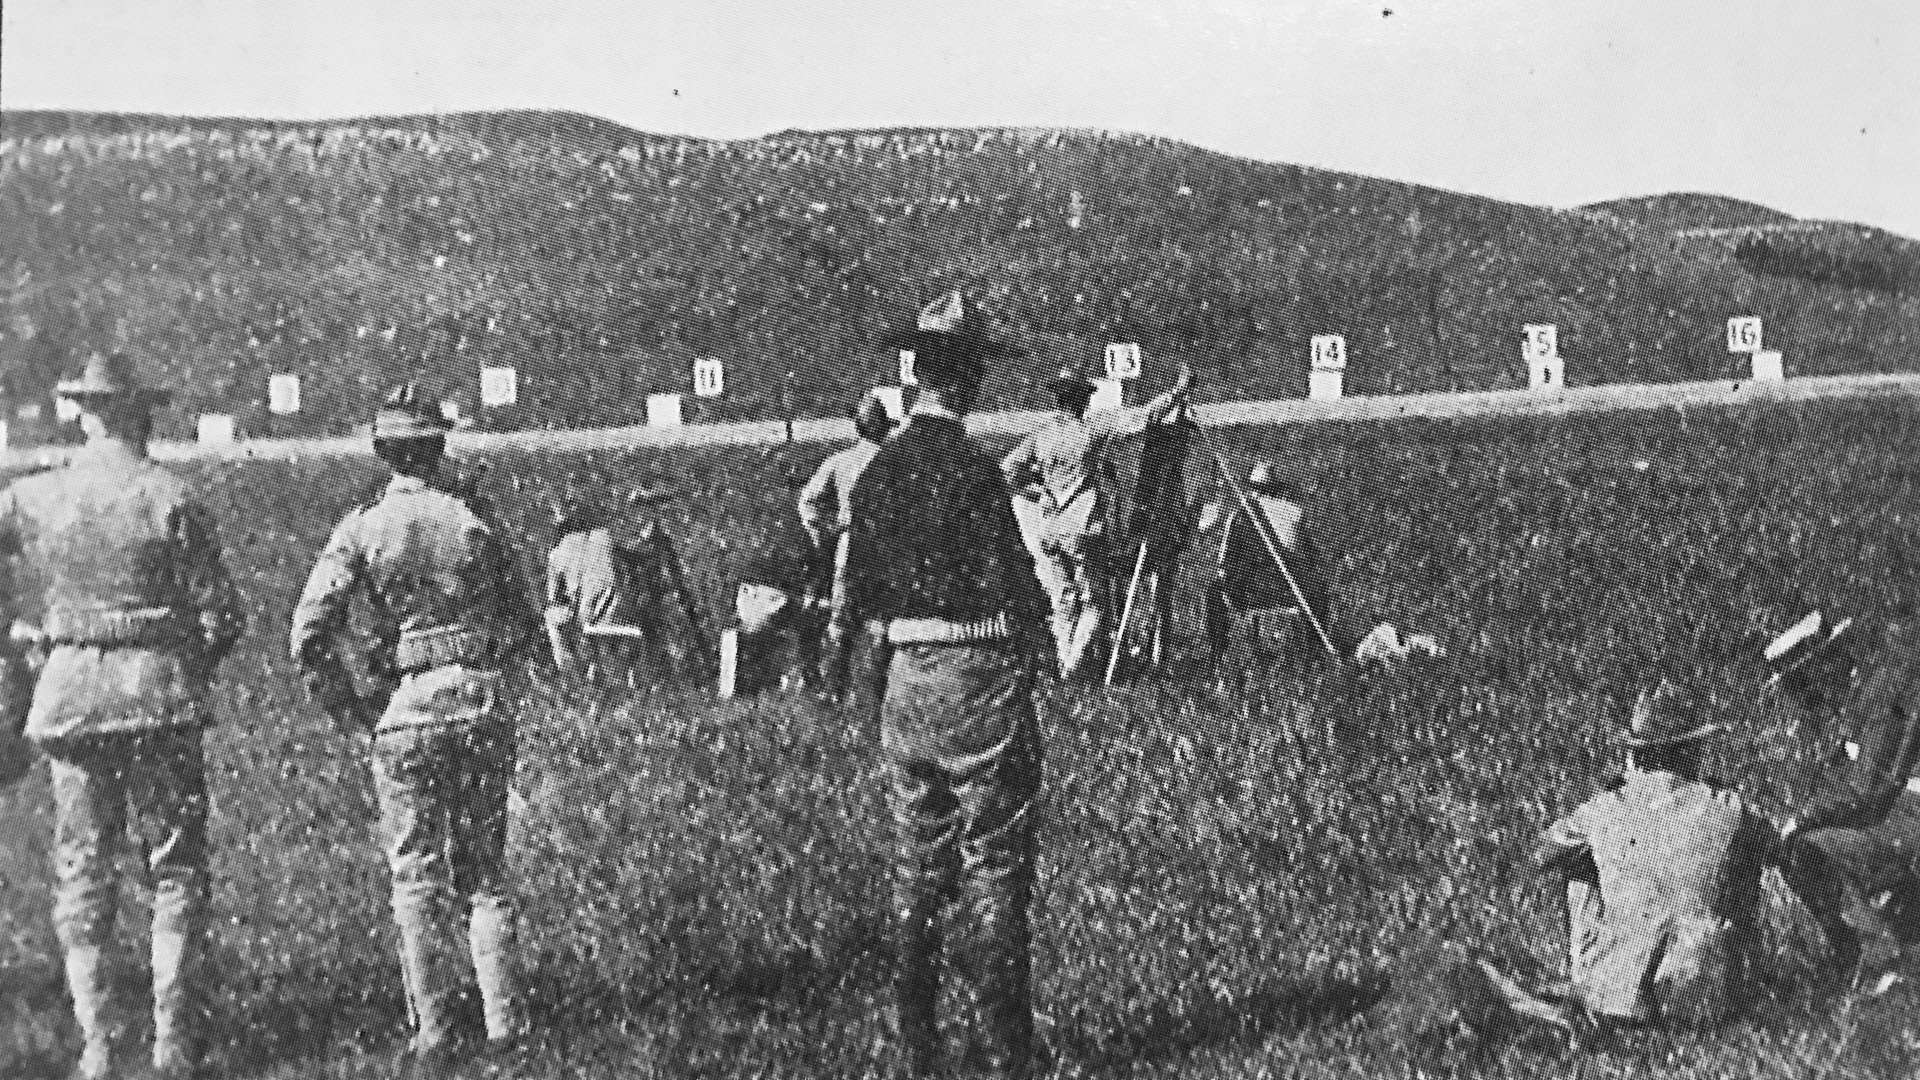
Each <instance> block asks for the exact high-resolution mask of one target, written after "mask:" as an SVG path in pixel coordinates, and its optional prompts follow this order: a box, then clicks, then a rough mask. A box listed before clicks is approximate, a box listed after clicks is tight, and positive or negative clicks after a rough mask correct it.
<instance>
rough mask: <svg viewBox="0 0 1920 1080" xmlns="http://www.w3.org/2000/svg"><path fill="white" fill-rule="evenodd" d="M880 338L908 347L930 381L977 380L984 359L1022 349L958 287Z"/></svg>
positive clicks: (886, 344) (917, 367) (984, 368)
mask: <svg viewBox="0 0 1920 1080" xmlns="http://www.w3.org/2000/svg"><path fill="white" fill-rule="evenodd" d="M880 344H881V345H882V346H883V347H886V348H892V349H910V350H912V351H913V366H914V373H915V375H916V377H917V378H919V379H920V380H922V381H924V382H933V383H940V382H946V381H951V380H960V381H965V382H978V381H980V380H981V379H983V378H985V377H986V373H987V361H989V360H1009V359H1014V358H1016V357H1020V356H1025V355H1026V353H1025V352H1024V351H1023V350H1021V349H1020V348H1018V347H1016V346H1014V345H1011V344H1009V343H1007V342H1005V341H1002V340H1000V339H999V337H998V336H996V335H995V334H994V333H993V332H992V330H991V328H990V327H989V326H988V325H987V319H986V316H985V315H983V314H982V313H981V311H980V309H979V307H978V306H977V305H975V304H974V303H973V302H972V301H970V300H968V299H967V296H966V294H965V293H963V292H961V291H960V290H958V289H952V290H949V291H947V292H944V293H942V294H940V295H939V296H938V297H936V298H934V300H933V301H932V302H931V303H929V304H927V306H925V307H923V308H921V309H920V311H919V312H918V313H917V314H916V315H915V316H914V320H913V326H912V327H910V328H907V329H903V330H898V331H895V332H893V333H891V334H888V335H887V336H885V337H883V338H881V339H880Z"/></svg>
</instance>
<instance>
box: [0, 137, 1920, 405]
mask: <svg viewBox="0 0 1920 1080" xmlns="http://www.w3.org/2000/svg"><path fill="white" fill-rule="evenodd" d="M0 126H3V127H4V136H3V137H0V229H4V231H5V235H7V236H8V237H9V239H10V244H9V247H8V250H7V252H6V257H7V258H8V259H9V260H11V266H10V267H9V266H0V283H7V284H9V285H10V288H6V289H0V303H4V305H5V309H6V310H5V312H4V313H0V314H3V315H4V316H5V321H4V322H3V323H0V330H4V331H5V338H4V340H0V359H4V364H0V379H4V385H0V391H3V392H5V393H6V394H7V395H8V396H9V400H10V403H11V404H12V405H13V407H14V410H15V412H16V414H17V410H18V407H19V406H21V405H27V406H32V405H33V404H34V403H35V402H38V401H40V400H41V398H42V397H43V395H44V393H45V391H46V388H47V386H48V385H49V384H50V383H51V381H52V380H53V379H54V378H55V377H56V376H57V373H58V371H59V370H60V369H61V367H62V366H64V365H66V364H68V363H70V362H71V357H72V356H73V354H74V353H75V351H76V350H84V349H85V348H89V347H93V346H97V345H101V344H111V343H113V342H115V341H122V342H125V343H126V344H127V345H129V346H130V347H132V348H133V349H135V350H136V351H137V352H139V353H140V354H141V355H142V358H143V361H144V362H145V363H146V364H147V366H148V367H149V368H151V369H153V370H154V371H155V372H156V373H157V374H159V375H160V376H162V377H164V378H167V379H169V380H171V381H173V382H175V383H176V384H177V385H179V386H181V387H182V388H183V389H184V391H185V393H184V397H183V400H182V409H181V414H180V415H177V416H175V417H174V418H172V419H171V420H170V421H169V422H170V423H172V424H175V425H181V424H184V423H185V414H188V413H191V412H196V411H202V410H225V411H235V412H238V413H240V414H241V419H242V426H243V428H246V429H247V430H250V431H253V432H254V433H293V432H303V431H312V430H324V429H331V430H338V429H341V428H344V427H346V426H348V425H349V424H351V423H352V422H353V421H354V420H357V419H360V418H361V417H362V416H363V414H364V411H365V408H366V402H367V401H368V399H369V396H370V395H371V394H372V392H373V391H374V390H375V388H377V387H378V386H379V385H381V384H383V383H386V382H388V381H391V380H394V379H397V378H399V377H401V376H402V375H411V374H415V373H424V374H425V375H426V377H427V381H428V383H429V387H430V389H436V390H440V391H444V392H446V393H447V394H448V395H450V396H453V397H455V398H456V399H458V400H460V401H461V402H462V403H463V405H464V406H465V408H466V411H468V412H469V413H473V412H475V411H476V410H477V408H478V403H477V400H476V399H477V371H478V369H479V368H480V367H482V366H484V365H487V364H497V363H504V364H511V365H513V366H516V367H518V368H520V370H521V371H522V374H523V386H522V404H521V405H520V406H518V407H516V408H511V409H504V410H499V411H497V412H496V413H495V414H492V415H488V416H485V417H484V418H483V422H484V423H486V424H488V425H489V426H500V427H505V426H521V425H536V426H537V425H556V426H574V425H583V424H601V423H610V422H630V421H631V420H632V419H633V418H634V417H635V416H636V415H637V413H638V411H639V398H640V396H641V395H643V394H644V393H645V392H647V391H653V390H686V389H688V384H689V375H688V370H689V364H690V362H691V360H692V359H693V358H694V357H696V356H703V355H716V356H721V357H723V358H725V359H727V360H728V361H729V362H730V368H729V370H730V373H731V374H730V379H729V392H728V395H727V396H726V397H725V398H723V399H719V400H716V401H710V402H702V403H701V409H700V413H699V415H700V416H701V417H705V418H733V417H766V416H771V415H777V414H779V413H780V412H781V411H783V409H784V408H785V407H786V402H784V401H783V400H782V394H783V384H784V383H786V382H787V380H786V379H785V374H786V373H787V372H789V371H791V372H794V373H796V375H795V379H794V380H793V383H794V387H795V393H794V401H793V402H792V404H793V407H794V408H796V409H797V410H798V411H800V412H802V413H803V414H804V413H815V414H818V413H829V412H837V411H838V410H839V409H840V408H841V407H842V402H843V401H844V400H845V398H846V397H847V395H848V394H849V393H851V392H852V391H853V390H855V389H856V388H860V387H864V386H868V385H872V384H874V383H878V382H883V381H889V380H891V378H892V377H893V370H894V365H893V361H892V359H891V358H889V357H887V356H884V355H881V353H880V351H879V350H877V349H875V348H874V347H873V344H872V343H873V341H874V339H875V338H876V337H877V336H878V335H879V334H880V333H881V332H882V331H883V330H885V329H887V328H889V327H891V326H893V325H895V324H897V323H898V322H899V321H901V320H902V319H904V318H906V317H907V316H908V315H909V314H910V312H911V311H912V310H913V308H914V306H915V305H916V304H917V303H919V302H920V301H922V300H924V299H926V298H927V297H929V296H931V295H933V294H934V293H935V292H937V291H938V290H939V289H941V288H944V287H947V286H952V285H962V286H966V287H968V288H969V289H971V290H972V291H973V292H974V293H975V294H976V295H978V296H979V297H981V298H982V299H983V300H984V302H985V303H986V305H987V306H988V307H989V308H990V310H991V311H992V313H993V314H994V316H995V317H996V318H998V319H999V320H1000V322H1001V323H1003V324H1004V325H1005V327H1006V328H1007V329H1008V331H1009V332H1010V333H1011V334H1012V336H1014V337H1015V338H1017V339H1018V340H1020V341H1021V342H1023V343H1024V344H1026V345H1027V346H1028V347H1029V348H1030V349H1031V351H1032V353H1033V354H1034V357H1035V362H1034V363H1033V364H1032V365H1031V366H1030V367H1029V368H1026V369H1021V370H1013V371H1006V372H1002V373H1000V374H999V375H998V376H997V377H996V379H995V381H994V383H993V385H992V386H991V387H990V395H991V397H992V398H993V401H992V402H991V404H995V405H1013V404H1024V403H1030V402H1032V401H1033V400H1035V398H1036V394H1035V392H1034V389H1035V386H1036V385H1037V383H1038V382H1039V380H1040V379H1041V378H1043V377H1044V375H1045V374H1046V373H1048V372H1050V371H1051V370H1052V369H1053V368H1054V367H1056V366H1057V365H1059V364H1062V363H1072V364H1077V365H1080V366H1083V367H1087V368H1089V369H1091V368H1093V367H1094V366H1096V365H1097V362H1098V361H1097V357H1098V353H1099V348H1100V345H1101V343H1103V342H1105V341H1108V340H1137V341H1140V342H1142V343H1143V344H1144V345H1145V346H1146V348H1147V351H1148V356H1149V358H1150V363H1151V365H1152V366H1153V368H1154V370H1155V371H1156V372H1158V373H1164V372H1165V371H1167V370H1168V367H1169V365H1171V364H1172V363H1174V362H1175V361H1178V360H1181V359H1186V360H1191V361H1192V362H1194V363H1195V364H1196V365H1197V366H1198V367H1199V368H1200V369H1201V370H1202V372H1203V374H1205V375H1206V376H1208V377H1210V378H1211V379H1212V380H1213V381H1214V382H1215V383H1216V384H1219V385H1224V386H1226V387H1229V388H1231V391H1232V392H1233V393H1234V394H1237V395H1241V396H1247V397H1275V396H1277V397H1289V396H1298V395H1300V394H1301V393H1303V392H1304V386H1305V372H1304V366H1305V364H1304V356H1305V351H1306V341H1307V338H1308V337H1309V336H1310V335H1312V334H1315V333H1323V332H1332V333H1344V334H1345V335H1346V336H1347V339H1348V343H1349V351H1350V354H1351V358H1352V368H1351V370H1350V372H1349V376H1348V383H1349V390H1350V392H1354V393H1381V392H1390V391H1399V390H1424V389H1449V388H1460V389H1479V388H1489V387H1501V386H1512V385H1516V384H1519V383H1523V382H1524V378H1525V373H1524V371H1523V370H1522V368H1521V366H1520V364H1519V363H1518V345H1519V327H1520V325H1521V324H1522V323H1527V322H1543V321H1544V322H1554V323H1557V324H1559V326H1560V341H1561V344H1562V351H1563V352H1564V353H1565V354H1566V355H1567V356H1568V357H1569V367H1568V378H1569V379H1570V380H1571V381H1572V382H1574V383H1576V384H1578V383H1588V382H1601V381H1664V380H1673V379H1687V378H1702V377H1717V376H1721V375H1726V374H1731V373H1732V372H1733V370H1734V365H1733V364H1732V362H1731V360H1730V358H1729V357H1728V355H1727V353H1726V352H1725V349H1724V345H1723V340H1724V339H1723V331H1722V326H1723V322H1724V319H1725V318H1726V316H1727V315H1729V314H1734V313H1753V314H1759V315H1762V316H1764V317H1765V318H1766V319H1767V320H1768V323H1767V338H1768V342H1769V344H1770V345H1772V346H1774V347H1778V348H1782V349H1784V350H1785V351H1786V352H1787V354H1788V356H1789V358H1790V359H1789V364H1790V366H1791V369H1792V370H1794V371H1800V372H1810V373H1831V372H1840V371H1854V370H1865V369H1884V368H1889V367H1904V366H1909V365H1911V364H1912V363H1913V359H1912V358H1913V356H1914V355H1916V350H1915V349H1914V348H1913V346H1914V345H1915V344H1920V301H1915V300H1914V299H1912V298H1911V297H1908V296H1904V295H1903V294H1902V293H1900V292H1899V291H1897V290H1895V289H1889V288H1873V287H1850V283H1851V282H1852V279H1847V280H1842V281H1832V280H1829V281H1825V282H1815V281H1809V280H1807V279H1805V278H1803V277H1796V276H1791V275H1785V276H1783V275H1780V274H1777V273H1771V272H1769V273H1755V272H1753V270H1752V269H1750V268H1749V267H1748V266H1747V265H1746V264H1745V263H1743V262H1741V261H1739V260H1737V259H1735V258H1733V257H1732V255H1731V253H1730V251H1729V250H1727V249H1726V247H1725V246H1722V245H1713V244H1706V245H1702V244H1691V243H1682V242H1680V241H1679V240H1678V239H1676V238H1674V237H1673V236H1671V235H1669V233H1668V232H1667V231H1666V226H1667V225H1669V224H1671V223H1672V222H1673V221H1676V220H1682V219H1684V220H1687V221H1693V220H1695V219H1696V218H1698V217H1699V214H1698V213H1695V212H1692V211H1684V210H1680V209H1674V208H1673V207H1670V206H1666V204H1664V203H1661V201H1660V200H1639V201H1638V202H1640V203H1660V207H1659V213H1658V214H1656V215H1654V216H1656V217H1658V218H1659V221H1658V223H1657V224H1656V225H1655V226H1651V227H1650V226H1649V225H1646V224H1641V223H1639V222H1637V221H1635V220H1630V216H1631V215H1630V214H1629V209H1630V208H1626V207H1624V206H1621V207H1616V211H1617V212H1605V211H1601V210H1595V209H1588V210H1583V211H1555V210H1548V209H1543V208H1538V207H1530V206H1521V205H1516V204H1511V203H1503V202H1498V201H1495V200H1490V199H1483V198H1477V197H1472V196H1466V195H1460V194H1456V193H1452V192H1446V191H1440V190H1436V189H1432V188H1424V187H1419V186H1415V185H1409V184H1402V183H1396V182H1388V181H1382V180H1377V179H1370V178H1367V177H1360V176H1353V175H1347V174H1342V173H1334V172H1328V171H1323V170H1315V169H1305V168H1300V167H1296V166H1289V165H1282V164H1271V163H1264V162H1256V161H1249V160H1245V159H1241V158H1234V157H1229V156H1225V155H1222V154H1217V153H1213V152H1209V151H1206V150H1202V149H1199V148H1197V147H1193V146H1189V145H1185V144H1181V143H1176V142H1171V141H1168V140H1163V139H1156V138H1148V137H1142V136H1134V135H1126V134H1115V133H1103V132H1087V131H1053V130H1033V129H980V130H974V129H953V130H947V129H912V130H899V131H863V132H838V133H831V132H830V133H808V132H782V133H780V134H777V135H771V136H767V137H764V138H760V139H753V140H744V141H738V142H716V141H708V140H698V139H690V138H679V137H672V136H661V135H653V134H647V133H642V132H636V131H630V130H627V129H625V128H622V127H620V126H618V125H615V124H611V123H609V122H606V121H603V120H598V119H594V118H591V117H585V116H578V115H573V114H565V113H489V114H474V115H456V116H448V117H394V118H368V119H362V120H353V121H340V122H333V123H274V122H267V121H257V122H256V121H246V120H196V119H181V118H163V117H127V116H96V115H82V114H65V113H33V112H8V113H4V114H0ZM1076 193H1077V197H1076ZM1687 198H1688V199H1692V200H1695V201H1698V199H1699V198H1700V197H1687ZM1720 202H1721V203H1723V204H1728V205H1730V204H1731V201H1730V200H1721V201H1720ZM1644 209H1645V208H1644V207H1643V208H1642V210H1644ZM1722 209H1724V206H1723V207H1722ZM1076 211H1077V213H1076ZM1634 212H1636V213H1637V212H1640V211H1634ZM1718 213H1719V211H1717V210H1716V211H1715V212H1714V214H1710V215H1709V217H1710V218H1711V219H1712V220H1716V221H1717V220H1720V217H1719V216H1715V215H1717V214H1718ZM1623 215H1624V216H1623ZM278 371H292V372H297V373H299V374H301V375H303V376H304V377H305V397H306V408H307V411H306V413H305V414H304V415H303V416H301V417H296V418H292V419H286V418H270V417H268V416H267V414H266V411H265V397H266V378H267V376H268V375H269V374H270V373H273V372H278Z"/></svg>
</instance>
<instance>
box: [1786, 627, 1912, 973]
mask: <svg viewBox="0 0 1920 1080" xmlns="http://www.w3.org/2000/svg"><path fill="white" fill-rule="evenodd" d="M1852 626H1853V623H1852V620H1846V621H1843V622H1841V623H1839V624H1837V625H1827V624H1825V623H1824V622H1823V620H1822V618H1821V616H1820V613H1819V612H1814V613H1813V614H1811V615H1809V616H1808V617H1807V618H1805V619H1803V620H1801V621H1800V622H1799V623H1798V624H1796V625H1795V626H1794V627H1793V628H1792V629H1790V630H1788V631H1787V632H1786V633H1784V634H1782V635H1781V636H1780V637H1778V638H1776V639H1775V640H1774V642H1773V643H1772V645H1770V646H1769V647H1768V649H1767V654H1766V660H1767V663H1768V665H1769V666H1770V667H1771V668H1772V669H1773V672H1774V682H1775V684H1776V685H1778V686H1779V687H1780V688H1781V689H1783V690H1785V691H1786V692H1787V694H1788V695H1789V696H1790V697H1792V698H1793V699H1794V700H1795V701H1796V702H1798V703H1799V704H1800V705H1801V707H1803V708H1805V709H1806V710H1808V712H1810V713H1811V714H1813V715H1814V716H1815V717H1817V718H1818V719H1819V720H1821V721H1823V722H1825V721H1828V720H1829V718H1830V717H1834V716H1836V715H1837V717H1838V719H1839V724H1838V727H1839V728H1840V730H1841V731H1843V732H1844V733H1845V738H1846V739H1847V740H1848V741H1847V742H1846V743H1845V744H1844V748H1845V752H1844V755H1843V756H1844V757H1845V758H1846V759H1847V763H1846V765H1845V766H1844V769H1843V771H1842V773H1841V775H1840V776H1838V777H1836V778H1835V782H1834V783H1832V784H1831V785H1830V786H1828V788H1827V789H1826V790H1824V791H1822V792H1820V794H1819V795H1817V796H1816V797H1815V798H1814V799H1813V801H1812V802H1811V803H1809V804H1808V805H1807V806H1806V807H1805V809H1803V810H1802V811H1801V812H1800V814H1799V816H1798V817H1797V818H1795V819H1794V820H1791V821H1789V822H1788V823H1787V827H1786V830H1785V832H1784V836H1785V839H1786V844H1787V851H1788V856H1789V858H1788V867H1787V880H1788V881H1789V882H1790V883H1791V884H1792V885H1793V888H1794V891H1795V892H1796V893H1798V894H1799V896H1800V898H1801V900H1802V901H1804V902H1805V903H1806V905H1807V909H1808V910H1809V911H1810V912H1811V913H1812V914H1813V916H1814V919H1815V920H1816V921H1817V922H1818V923H1819V924H1820V928H1821V929H1822V930H1823V931H1824V932H1825V933H1826V936H1827V943H1828V944H1829V945H1830V946H1831V947H1832V950H1833V966H1834V968H1835V970H1836V971H1837V972H1838V973H1840V974H1842V975H1843V976H1852V977H1854V978H1856V979H1857V980H1858V981H1859V982H1861V983H1862V984H1864V985H1865V986H1866V987H1867V988H1868V989H1869V990H1871V991H1873V992H1881V991H1884V990H1886V989H1888V988H1890V987H1891V986H1892V985H1893V984H1894V983H1895V982H1896V981H1897V979H1898V975H1897V973H1896V968H1897V967H1898V965H1899V962H1900V961H1901V960H1902V959H1903V957H1904V956H1905V954H1906V953H1907V951H1908V950H1910V949H1911V948H1912V947H1913V944H1914V942H1916V941H1920V778H1916V777H1915V775H1914V774H1915V772H1916V771H1920V622H1915V623H1908V624H1906V625H1898V624H1896V625H1893V626H1890V627H1888V628H1887V629H1886V631H1885V637H1884V643H1883V644H1882V645H1881V647H1880V648H1879V650H1878V651H1877V652H1876V653H1875V655H1874V657H1873V659H1872V660H1871V661H1870V662H1867V663H1864V664H1863V663H1860V662H1859V661H1858V660H1857V659H1856V657H1857V656H1858V653H1857V652H1856V649H1857V648H1858V647H1859V643H1858V642H1857V641H1856V640H1855V639H1856V638H1857V637H1859V636H1860V635H1859V634H1858V632H1856V631H1853V630H1852ZM1823 728H1824V724H1823ZM1863 936H1864V937H1865V939H1866V940H1865V941H1864V942H1863V941H1862V937H1863ZM1863 945H1869V946H1871V949H1870V950H1867V949H1863Z"/></svg>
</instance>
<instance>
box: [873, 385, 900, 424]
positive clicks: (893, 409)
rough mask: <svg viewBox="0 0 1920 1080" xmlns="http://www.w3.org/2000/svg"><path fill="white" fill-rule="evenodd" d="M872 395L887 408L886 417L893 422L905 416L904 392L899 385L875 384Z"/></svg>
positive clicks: (897, 421)
mask: <svg viewBox="0 0 1920 1080" xmlns="http://www.w3.org/2000/svg"><path fill="white" fill-rule="evenodd" d="M873 396H874V398H875V399H877V400H878V401H879V402H880V404H881V405H882V406H883V407H885V409H886V410H887V417H888V418H889V419H891V420H892V421H893V422H894V423H896V424H897V423H899V422H900V421H901V420H903V419H905V418H906V415H907V402H906V392H905V391H904V390H902V389H901V388H900V387H898V386H876V387H874V388H873Z"/></svg>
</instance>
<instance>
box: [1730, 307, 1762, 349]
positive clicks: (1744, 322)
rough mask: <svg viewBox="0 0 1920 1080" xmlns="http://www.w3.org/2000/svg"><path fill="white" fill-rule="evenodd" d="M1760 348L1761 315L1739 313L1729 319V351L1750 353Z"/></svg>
mask: <svg viewBox="0 0 1920 1080" xmlns="http://www.w3.org/2000/svg"><path fill="white" fill-rule="evenodd" d="M1758 348H1760V316H1758V315H1739V316H1735V317H1734V318H1731V319H1728V320H1727V351H1728V352H1732V353H1742V352H1743V353H1750V352H1753V351H1755V350H1756V349H1758Z"/></svg>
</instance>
